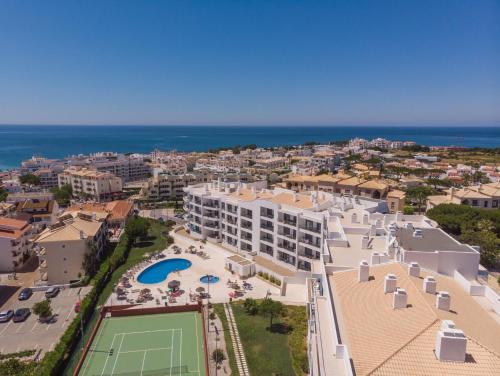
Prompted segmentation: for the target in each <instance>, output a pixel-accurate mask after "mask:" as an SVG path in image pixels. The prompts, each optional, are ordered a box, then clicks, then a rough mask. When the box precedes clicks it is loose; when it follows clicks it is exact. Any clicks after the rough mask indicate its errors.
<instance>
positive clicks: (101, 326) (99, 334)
mask: <svg viewBox="0 0 500 376" xmlns="http://www.w3.org/2000/svg"><path fill="white" fill-rule="evenodd" d="M104 326H105V325H104V322H101V325H100V326H99V333H98V334H97V338H95V340H94V341H95V342H94V341H93V342H92V343H94V344H95V346H97V345H98V344H99V339H100V338H101V335H102V332H103V331H104ZM89 339H90V338H89ZM83 341H85V338H83ZM90 350H91V349H90V348H89V351H90ZM94 350H95V347H94ZM93 356H94V351H93V350H92V351H91V352H90V357H89V359H88V361H87V364H86V365H85V368H84V369H83V373H82V375H85V372H86V370H87V368H88V367H89V364H90V363H91V362H90V361H91V359H92V357H93Z"/></svg>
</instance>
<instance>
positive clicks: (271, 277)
mask: <svg viewBox="0 0 500 376" xmlns="http://www.w3.org/2000/svg"><path fill="white" fill-rule="evenodd" d="M274 281H275V278H274V275H272V276H270V277H269V282H271V283H274Z"/></svg>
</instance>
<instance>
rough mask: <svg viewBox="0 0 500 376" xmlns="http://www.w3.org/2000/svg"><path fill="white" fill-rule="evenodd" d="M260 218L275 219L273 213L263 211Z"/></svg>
mask: <svg viewBox="0 0 500 376" xmlns="http://www.w3.org/2000/svg"><path fill="white" fill-rule="evenodd" d="M260 216H261V217H264V218H269V219H273V218H274V213H273V212H272V211H266V210H261V212H260Z"/></svg>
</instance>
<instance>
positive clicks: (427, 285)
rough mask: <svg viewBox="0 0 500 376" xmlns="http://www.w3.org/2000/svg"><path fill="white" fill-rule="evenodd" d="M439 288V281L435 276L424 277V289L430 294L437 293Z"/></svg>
mask: <svg viewBox="0 0 500 376" xmlns="http://www.w3.org/2000/svg"><path fill="white" fill-rule="evenodd" d="M436 288H437V282H436V280H435V279H434V277H433V276H430V275H428V276H427V277H425V278H424V285H423V289H424V291H425V292H426V293H428V294H435V293H436Z"/></svg>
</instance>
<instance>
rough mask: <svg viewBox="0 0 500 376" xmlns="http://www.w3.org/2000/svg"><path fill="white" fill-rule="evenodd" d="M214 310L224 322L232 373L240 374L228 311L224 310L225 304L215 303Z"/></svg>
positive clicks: (223, 327) (223, 326) (225, 339)
mask: <svg viewBox="0 0 500 376" xmlns="http://www.w3.org/2000/svg"><path fill="white" fill-rule="evenodd" d="M213 308H214V312H215V314H216V315H217V317H219V319H220V321H221V322H222V329H223V331H224V341H225V342H226V353H227V358H228V359H229V366H230V367H231V374H232V375H237V374H238V366H237V364H236V355H234V348H233V342H232V341H231V334H230V333H229V323H228V322H227V317H226V313H225V312H224V305H223V304H221V303H219V304H214V305H213Z"/></svg>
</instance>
